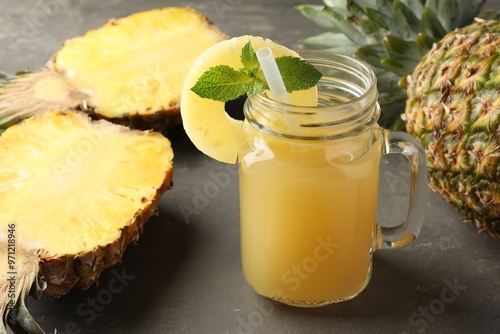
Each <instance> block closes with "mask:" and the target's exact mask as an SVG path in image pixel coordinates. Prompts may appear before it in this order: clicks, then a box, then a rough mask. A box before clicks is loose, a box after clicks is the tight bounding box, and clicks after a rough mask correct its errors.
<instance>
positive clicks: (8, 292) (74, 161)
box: [0, 111, 173, 333]
mask: <svg viewBox="0 0 500 334" xmlns="http://www.w3.org/2000/svg"><path fill="white" fill-rule="evenodd" d="M172 161H173V151H172V148H171V146H170V142H169V140H168V139H166V138H165V137H164V136H162V135H161V134H159V133H157V132H153V131H139V130H131V129H129V128H127V127H124V126H121V125H117V124H113V123H110V122H108V121H106V120H99V121H91V120H90V118H89V116H88V115H85V114H84V113H81V112H78V111H65V112H61V111H52V112H47V113H44V114H42V115H39V116H34V117H32V118H29V119H26V120H24V121H22V122H21V123H19V124H16V125H14V126H12V127H10V128H9V129H7V130H6V131H5V132H4V133H2V135H1V136H0V254H1V256H0V259H1V260H2V261H0V314H1V315H3V316H4V324H5V323H7V324H8V325H9V326H10V327H12V328H17V329H19V328H22V329H23V330H24V331H26V332H29V333H43V331H42V330H41V329H40V328H39V327H38V325H37V324H36V322H34V321H33V319H32V318H31V316H30V315H29V312H28V310H27V308H26V305H25V298H26V296H27V294H28V292H29V291H30V289H32V287H33V289H32V291H38V292H39V293H41V292H42V291H43V293H44V294H45V295H48V296H54V297H57V296H60V295H62V294H64V293H66V292H67V291H69V290H70V289H71V288H72V287H74V286H81V287H83V288H86V287H88V286H89V285H91V284H92V283H93V282H95V281H96V280H97V279H98V277H99V275H100V273H101V272H102V271H103V270H104V269H106V268H107V267H110V266H112V265H114V264H116V263H119V262H120V261H121V257H122V254H123V252H124V251H125V248H126V247H127V245H128V244H130V243H132V242H135V241H136V240H137V239H138V238H139V235H140V233H141V232H142V229H143V226H144V224H145V222H146V221H147V220H148V218H149V217H150V216H151V215H152V214H154V213H155V212H156V204H157V202H158V200H159V199H160V197H161V195H162V193H163V192H164V191H166V190H167V189H168V188H169V187H170V185H171V175H172V170H173V162H172ZM20 332H23V331H22V330H21V331H20ZM0 333H5V327H4V325H0Z"/></svg>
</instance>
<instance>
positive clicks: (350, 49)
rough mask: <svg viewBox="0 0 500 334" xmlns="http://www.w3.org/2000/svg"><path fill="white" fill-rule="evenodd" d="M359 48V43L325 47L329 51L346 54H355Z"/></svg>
mask: <svg viewBox="0 0 500 334" xmlns="http://www.w3.org/2000/svg"><path fill="white" fill-rule="evenodd" d="M358 48H359V46H357V45H345V46H336V47H333V48H328V49H325V50H327V51H331V52H335V53H340V54H343V55H346V56H353V55H354V54H355V53H356V50H357V49H358Z"/></svg>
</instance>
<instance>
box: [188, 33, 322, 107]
mask: <svg viewBox="0 0 500 334" xmlns="http://www.w3.org/2000/svg"><path fill="white" fill-rule="evenodd" d="M240 59H241V63H242V65H243V67H242V68H240V69H238V70H235V69H233V68H231V67H230V66H227V65H218V66H214V67H211V68H209V69H208V70H207V71H206V72H205V73H203V74H202V75H201V77H200V78H199V79H198V81H197V82H196V84H195V85H194V86H193V87H192V88H191V91H193V92H194V93H196V94H197V95H198V96H200V97H202V98H207V99H211V100H215V101H221V102H227V101H231V100H236V99H237V98H239V97H240V96H242V95H245V94H248V95H250V96H255V95H256V94H258V93H259V92H261V91H262V90H263V89H269V87H268V85H267V82H266V78H265V77H264V73H263V72H262V70H261V68H260V64H259V61H258V59H257V54H256V53H255V51H254V49H253V47H252V44H251V43H250V41H248V43H247V44H245V46H244V47H243V49H242V50H241V56H240ZM276 63H277V65H278V68H279V70H280V73H281V76H282V77H283V82H284V84H285V87H286V90H287V92H289V93H291V92H293V91H296V90H305V89H309V88H311V87H314V86H316V84H317V83H318V81H319V79H321V76H322V74H321V72H319V71H318V70H317V69H316V68H315V67H314V66H312V65H311V64H309V63H308V62H307V61H305V60H304V59H302V58H299V57H292V56H283V57H277V58H276Z"/></svg>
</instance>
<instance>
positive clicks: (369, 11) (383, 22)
mask: <svg viewBox="0 0 500 334" xmlns="http://www.w3.org/2000/svg"><path fill="white" fill-rule="evenodd" d="M365 12H366V16H367V17H368V19H369V20H370V21H372V22H374V23H375V24H376V25H377V26H379V27H381V28H383V29H385V30H388V31H390V27H389V22H388V21H389V17H388V16H385V15H384V14H383V13H382V12H380V11H378V10H376V9H373V8H370V7H366V8H365Z"/></svg>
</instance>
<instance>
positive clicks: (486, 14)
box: [477, 10, 500, 20]
mask: <svg viewBox="0 0 500 334" xmlns="http://www.w3.org/2000/svg"><path fill="white" fill-rule="evenodd" d="M477 16H478V17H480V18H482V19H484V20H500V10H496V11H495V10H485V11H482V12H481V13H479V14H478V15H477Z"/></svg>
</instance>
